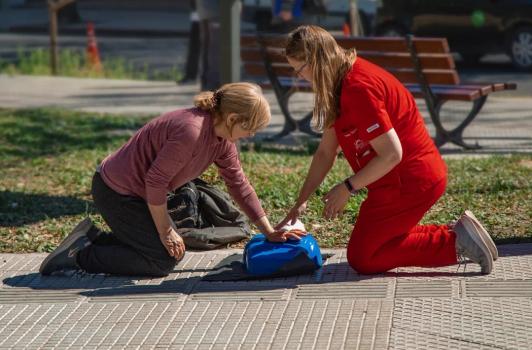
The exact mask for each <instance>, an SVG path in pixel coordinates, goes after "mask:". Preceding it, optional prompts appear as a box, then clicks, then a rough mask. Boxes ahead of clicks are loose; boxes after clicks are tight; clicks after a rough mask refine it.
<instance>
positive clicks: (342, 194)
mask: <svg viewBox="0 0 532 350" xmlns="http://www.w3.org/2000/svg"><path fill="white" fill-rule="evenodd" d="M349 197H351V193H349V191H348V190H347V187H345V184H344V183H339V184H338V185H336V186H334V187H333V188H332V189H331V190H330V191H329V193H327V194H326V195H325V196H323V202H324V203H325V207H324V208H323V216H324V217H325V218H326V219H333V218H336V217H338V216H339V215H341V214H342V213H343V211H344V208H345V206H346V204H347V201H348V200H349Z"/></svg>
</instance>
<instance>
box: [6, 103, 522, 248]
mask: <svg viewBox="0 0 532 350" xmlns="http://www.w3.org/2000/svg"><path fill="white" fill-rule="evenodd" d="M146 120H147V119H146V118H126V117H117V116H110V115H97V114H89V113H78V112H71V111H64V110H55V109H32V110H7V109H0V252H33V251H51V250H52V249H53V248H54V247H55V246H56V245H57V244H58V243H59V241H60V240H61V239H62V238H63V237H64V236H65V235H66V234H67V233H68V232H69V230H71V229H72V228H73V226H74V225H75V224H76V223H77V222H79V221H80V220H81V219H82V218H83V217H85V216H87V215H89V216H90V217H91V218H92V219H93V220H95V221H96V222H98V223H99V224H102V219H101V218H100V216H99V215H98V214H97V213H96V212H95V210H94V207H93V205H92V201H91V196H90V184H91V177H92V174H93V171H94V168H95V166H96V165H97V164H98V163H99V162H100V161H101V160H102V159H103V158H104V157H105V156H106V155H107V154H109V153H110V152H112V151H113V150H115V149H116V148H117V147H119V146H120V145H121V144H122V143H123V142H125V141H126V140H127V139H128V137H129V135H131V134H132V133H133V132H134V131H135V130H136V129H138V128H139V127H140V126H141V125H142V124H143V123H145V122H146ZM310 148H312V147H311V146H308V147H306V148H302V149H300V150H286V149H285V150H282V149H281V150H279V149H271V148H270V149H269V148H268V147H267V146H266V145H264V144H262V145H255V147H252V148H250V147H243V149H244V150H243V152H242V157H241V159H242V163H243V166H244V169H245V171H246V173H247V174H248V177H249V178H250V180H251V182H252V183H253V185H254V187H255V189H256V190H257V193H258V195H259V197H260V198H261V200H262V202H263V204H264V207H265V209H266V211H267V212H268V214H269V217H270V220H271V221H272V222H273V223H275V222H278V221H279V220H280V219H281V218H282V217H283V216H284V215H285V213H286V210H287V209H288V208H289V207H290V206H291V205H292V203H293V201H294V199H295V196H296V195H297V191H298V190H299V187H300V186H301V184H302V182H303V180H304V176H305V174H306V171H307V168H308V166H309V163H310V154H309V152H308V149H310ZM448 165H449V186H448V191H447V193H446V194H445V195H444V197H442V199H441V200H440V201H439V202H438V203H437V204H436V205H435V206H434V207H433V209H431V210H430V212H429V213H428V215H427V216H426V217H425V219H424V220H423V221H424V222H427V223H428V222H433V223H441V224H443V223H447V222H449V221H450V220H452V219H455V218H456V217H457V216H458V215H459V214H460V213H461V212H462V211H463V210H464V209H466V208H469V209H471V210H473V211H474V212H475V214H476V215H477V216H478V217H479V219H481V220H482V221H483V222H484V223H485V225H486V227H487V228H488V229H489V231H490V232H491V233H492V235H493V236H494V238H495V240H496V241H498V242H499V243H508V242H523V241H528V242H530V241H532V225H531V222H532V220H531V216H532V190H531V187H532V186H531V181H530V179H531V178H532V156H530V155H522V156H511V157H500V156H499V157H488V158H478V159H471V158H467V159H462V160H449V161H448ZM349 173H350V169H349V166H348V165H347V163H346V162H345V160H343V159H339V160H338V162H337V164H336V165H335V167H334V168H333V170H332V172H331V173H330V175H329V176H328V177H327V179H326V181H325V183H324V184H323V185H322V186H321V187H320V189H319V190H318V191H317V194H316V195H315V196H313V197H312V199H311V200H310V203H309V209H308V211H307V213H306V214H305V216H304V217H303V218H302V219H303V220H304V222H305V223H306V224H307V226H308V228H309V229H310V230H311V231H312V232H313V233H314V234H315V235H316V236H317V237H318V240H319V242H320V244H321V246H322V247H344V246H345V244H346V242H347V240H348V238H349V235H350V233H351V229H352V224H353V222H354V221H355V219H356V216H357V212H358V208H359V205H360V203H361V201H362V200H363V199H364V194H361V195H358V196H356V197H355V198H353V199H352V200H351V201H350V202H349V204H348V208H347V210H346V212H345V214H344V216H343V217H342V218H340V219H337V220H334V221H328V220H324V219H323V218H322V217H321V210H322V209H323V206H322V203H321V200H320V197H321V196H322V195H323V194H325V193H326V192H327V190H328V189H329V188H330V187H331V186H332V185H333V184H335V183H337V182H339V181H340V180H342V179H343V178H345V177H346V176H347V175H348V174H349ZM203 177H204V178H205V179H206V180H208V181H210V182H214V183H216V184H218V185H220V186H222V187H223V184H222V182H221V180H220V179H219V178H218V176H217V173H216V171H215V169H214V168H210V169H209V170H208V171H207V172H206V173H205V174H204V176H203Z"/></svg>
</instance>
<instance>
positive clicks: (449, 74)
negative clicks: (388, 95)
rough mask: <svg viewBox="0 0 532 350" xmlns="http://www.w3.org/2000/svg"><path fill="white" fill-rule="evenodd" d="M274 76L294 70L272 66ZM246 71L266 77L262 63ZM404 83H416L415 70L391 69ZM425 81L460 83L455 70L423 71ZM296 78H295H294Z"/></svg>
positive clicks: (248, 65) (246, 65)
mask: <svg viewBox="0 0 532 350" xmlns="http://www.w3.org/2000/svg"><path fill="white" fill-rule="evenodd" d="M272 69H273V72H274V74H276V75H277V76H278V77H279V78H280V77H288V78H290V77H293V74H294V70H293V69H292V67H291V66H290V65H288V64H282V65H281V64H279V65H273V66H272ZM244 71H245V72H246V74H248V75H251V76H266V68H264V64H262V63H260V62H247V63H244ZM388 71H389V72H390V73H392V74H393V75H394V76H395V77H396V78H397V79H398V80H399V81H401V82H402V83H416V82H417V75H416V73H415V72H414V70H413V69H389V70H388ZM423 74H424V75H425V79H427V81H428V83H429V84H449V85H456V84H458V83H459V78H458V74H457V73H456V71H454V70H445V69H427V70H424V71H423ZM294 78H295V77H294Z"/></svg>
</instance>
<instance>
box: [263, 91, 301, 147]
mask: <svg viewBox="0 0 532 350" xmlns="http://www.w3.org/2000/svg"><path fill="white" fill-rule="evenodd" d="M293 93H294V91H292V90H282V91H281V90H279V91H277V90H275V94H276V96H277V101H278V102H279V108H281V112H282V113H283V117H284V125H283V130H281V132H280V133H278V134H275V135H273V136H270V137H267V138H266V140H267V141H275V140H277V139H280V138H281V137H284V136H286V135H289V134H290V133H291V132H292V131H295V130H297V122H296V121H295V120H294V118H292V115H291V114H290V111H289V110H288V100H289V99H290V96H292V94H293Z"/></svg>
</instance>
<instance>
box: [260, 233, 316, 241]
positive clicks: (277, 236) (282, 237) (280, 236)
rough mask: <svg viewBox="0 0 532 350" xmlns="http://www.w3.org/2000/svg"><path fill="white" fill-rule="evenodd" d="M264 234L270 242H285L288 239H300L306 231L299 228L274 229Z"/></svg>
mask: <svg viewBox="0 0 532 350" xmlns="http://www.w3.org/2000/svg"><path fill="white" fill-rule="evenodd" d="M264 235H265V236H266V239H267V240H268V241H270V242H286V240H288V239H294V240H300V239H301V238H302V237H305V236H306V235H307V233H306V232H304V231H301V230H290V231H286V230H276V231H273V232H267V233H264Z"/></svg>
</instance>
